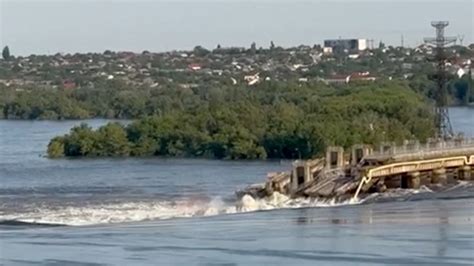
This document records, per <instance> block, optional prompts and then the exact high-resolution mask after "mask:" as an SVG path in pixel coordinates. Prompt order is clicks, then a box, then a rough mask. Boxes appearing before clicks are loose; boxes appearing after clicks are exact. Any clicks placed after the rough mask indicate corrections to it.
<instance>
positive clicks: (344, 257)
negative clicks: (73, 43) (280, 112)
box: [0, 108, 474, 265]
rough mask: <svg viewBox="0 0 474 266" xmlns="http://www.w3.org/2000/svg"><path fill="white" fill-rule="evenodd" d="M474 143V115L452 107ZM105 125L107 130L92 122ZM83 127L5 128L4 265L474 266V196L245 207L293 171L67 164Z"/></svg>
mask: <svg viewBox="0 0 474 266" xmlns="http://www.w3.org/2000/svg"><path fill="white" fill-rule="evenodd" d="M451 118H452V123H453V126H454V128H455V129H456V130H458V131H463V132H465V134H466V135H468V136H474V109H469V108H452V109H451ZM86 122H88V123H90V124H91V125H93V126H98V125H101V124H103V123H105V122H106V121H102V120H92V121H86ZM79 123H80V121H67V122H48V121H35V122H31V121H0V265H348V264H351V265H387V264H389V265H400V264H416V265H473V263H474V252H473V249H474V188H473V186H472V185H470V184H467V183H464V184H461V185H459V186H456V187H453V188H450V189H448V190H447V191H444V192H441V193H431V192H430V191H429V190H427V189H420V190H418V191H416V190H415V191H409V192H408V193H405V194H403V195H401V194H400V195H396V196H394V197H393V198H383V199H382V198H380V199H377V198H376V197H375V198H373V200H367V201H364V202H360V203H355V204H349V203H338V204H336V203H334V202H318V201H308V200H288V199H286V198H284V197H282V196H278V195H276V196H275V197H273V198H271V199H269V200H265V201H255V202H251V203H252V204H250V205H248V204H242V203H239V202H238V201H237V200H236V199H235V197H234V191H235V190H237V189H239V188H242V187H245V186H246V185H248V184H252V183H256V182H260V181H262V180H263V179H264V177H265V176H266V173H267V172H271V171H280V170H287V169H288V167H289V165H290V162H288V161H271V162H248V161H237V162H229V161H212V160H175V159H157V158H150V159H61V160H49V159H46V158H44V157H42V156H41V155H43V154H44V152H45V149H46V145H47V143H48V140H49V139H50V138H51V137H53V136H55V135H58V134H63V133H66V132H67V131H68V129H69V128H70V127H71V126H73V125H76V124H79Z"/></svg>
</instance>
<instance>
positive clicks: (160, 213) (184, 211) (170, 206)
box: [0, 193, 361, 226]
mask: <svg viewBox="0 0 474 266" xmlns="http://www.w3.org/2000/svg"><path fill="white" fill-rule="evenodd" d="M359 203H361V202H349V201H345V202H337V201H336V200H317V199H303V198H301V199H290V198H289V197H287V196H285V195H282V194H279V193H274V194H273V195H271V196H270V197H267V198H264V199H254V198H252V197H251V196H249V195H245V196H244V197H242V199H240V200H238V201H237V202H235V204H229V203H225V202H223V201H222V200H221V199H220V198H214V199H210V200H203V199H198V200H196V199H187V200H180V201H173V202H171V201H157V202H130V203H120V204H106V205H88V206H82V207H63V208H56V209H44V208H42V209H37V210H35V211H34V212H30V213H21V214H15V215H2V216H0V220H15V221H20V222H27V223H40V224H62V225H71V226H81V225H96V224H113V223H125V222H137V221H149V220H162V219H171V218H181V217H197V216H214V215H222V214H233V213H243V212H254V211H261V210H274V209H288V208H308V207H333V206H341V205H350V204H359Z"/></svg>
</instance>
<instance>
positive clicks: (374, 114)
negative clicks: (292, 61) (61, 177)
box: [48, 82, 434, 159]
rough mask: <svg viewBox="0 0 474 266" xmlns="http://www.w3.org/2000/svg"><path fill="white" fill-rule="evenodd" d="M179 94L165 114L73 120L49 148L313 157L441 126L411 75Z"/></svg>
mask: <svg viewBox="0 0 474 266" xmlns="http://www.w3.org/2000/svg"><path fill="white" fill-rule="evenodd" d="M174 94H175V95H176V96H175V97H177V98H178V100H177V102H175V104H171V105H170V106H169V109H168V110H167V112H165V113H164V114H160V115H154V116H149V117H145V118H142V119H139V120H136V121H134V122H132V123H131V124H129V125H127V126H124V125H121V124H119V123H109V124H107V125H105V126H103V127H100V128H98V129H97V130H93V129H91V128H90V127H89V126H87V125H85V124H83V125H81V126H78V127H74V128H73V129H71V132H70V133H69V134H67V135H64V136H59V137H55V138H54V139H52V140H51V142H50V143H49V146H48V155H49V156H50V157H62V156H68V157H77V156H90V157H101V156H173V157H206V158H217V159H264V158H309V157H312V156H314V155H317V154H320V153H322V152H323V151H324V149H325V147H326V146H327V145H332V144H338V145H343V146H350V145H352V144H354V143H378V142H381V141H386V140H395V141H401V140H403V139H410V138H417V139H426V138H427V137H429V136H431V135H432V134H433V131H434V125H433V113H432V107H431V105H430V103H429V102H428V101H427V100H426V98H424V97H423V96H421V95H419V94H417V93H415V92H414V91H413V90H412V89H410V88H409V86H408V85H407V84H406V82H380V83H373V84H363V83H361V84H353V85H350V86H343V87H339V88H332V87H329V86H325V85H323V84H319V85H314V86H307V85H304V86H302V85H292V84H281V83H264V84H262V85H258V86H255V87H253V88H252V89H249V88H248V87H235V86H231V87H222V88H219V89H202V90H196V91H194V92H193V91H188V92H187V93H178V94H176V93H174ZM183 106H185V107H184V108H183Z"/></svg>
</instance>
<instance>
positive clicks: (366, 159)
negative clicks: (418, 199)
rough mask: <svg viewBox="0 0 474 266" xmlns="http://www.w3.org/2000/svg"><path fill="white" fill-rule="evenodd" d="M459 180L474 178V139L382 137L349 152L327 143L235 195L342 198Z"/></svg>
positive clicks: (354, 197) (440, 184)
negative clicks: (318, 154) (322, 152)
mask: <svg viewBox="0 0 474 266" xmlns="http://www.w3.org/2000/svg"><path fill="white" fill-rule="evenodd" d="M460 180H464V181H474V139H464V138H457V139H453V140H449V141H443V140H438V139H428V140H427V141H426V143H423V144H421V143H420V142H419V141H416V140H405V141H404V143H403V145H396V144H395V143H382V144H381V145H379V146H378V147H377V148H376V149H374V147H372V146H370V145H364V144H358V145H354V146H353V147H352V148H351V150H350V151H349V152H345V151H344V149H343V148H342V147H329V148H328V149H327V151H326V156H325V157H324V158H317V159H312V160H296V161H294V162H293V164H292V169H291V170H290V171H287V172H280V173H269V174H268V176H267V180H266V182H265V184H263V185H253V186H250V187H248V188H246V189H244V190H242V191H239V192H237V194H238V195H242V196H243V195H245V194H249V195H251V196H253V197H257V198H263V197H266V196H269V195H271V194H272V193H273V192H279V193H281V194H285V195H288V196H291V197H295V198H296V197H316V198H335V197H336V198H342V199H349V198H352V199H353V200H357V199H358V198H359V197H360V196H361V195H366V194H369V193H374V192H378V193H383V192H386V191H389V190H390V189H400V188H401V189H418V188H420V186H422V185H425V186H442V185H447V184H451V183H456V182H458V181H460Z"/></svg>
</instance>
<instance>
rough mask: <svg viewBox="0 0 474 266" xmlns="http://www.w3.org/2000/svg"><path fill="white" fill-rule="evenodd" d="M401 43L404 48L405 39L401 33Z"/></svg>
mask: <svg viewBox="0 0 474 266" xmlns="http://www.w3.org/2000/svg"><path fill="white" fill-rule="evenodd" d="M401 44H402V48H404V47H405V39H404V38H403V34H402V39H401Z"/></svg>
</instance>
